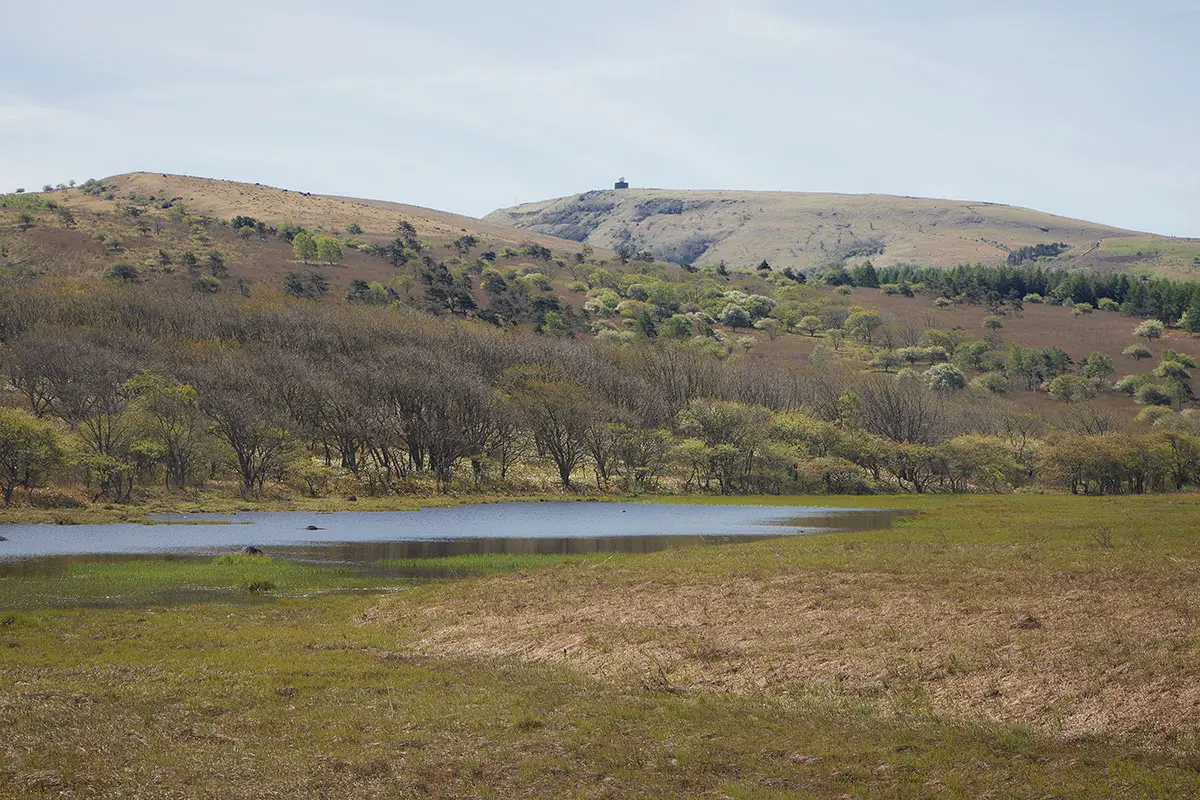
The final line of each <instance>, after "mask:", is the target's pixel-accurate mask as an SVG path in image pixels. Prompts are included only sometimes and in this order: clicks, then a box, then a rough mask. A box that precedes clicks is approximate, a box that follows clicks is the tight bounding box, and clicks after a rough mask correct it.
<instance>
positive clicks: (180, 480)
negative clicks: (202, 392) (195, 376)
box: [125, 372, 208, 489]
mask: <svg viewBox="0 0 1200 800" xmlns="http://www.w3.org/2000/svg"><path fill="white" fill-rule="evenodd" d="M125 386H126V388H127V389H129V391H131V392H133V394H134V397H135V400H134V402H133V408H134V409H135V410H136V411H137V412H139V417H140V420H141V424H142V427H143V431H142V436H143V438H144V439H147V440H149V441H151V442H153V443H154V444H155V445H156V446H157V449H158V451H159V452H161V453H162V456H161V458H162V462H163V464H164V465H165V466H166V471H165V474H166V478H165V480H166V486H167V488H172V487H173V488H176V489H182V488H184V487H185V486H186V484H187V482H188V478H189V476H191V475H192V474H193V473H194V471H195V470H196V467H197V466H198V465H199V462H200V458H201V455H202V453H203V450H204V446H205V443H206V441H207V433H206V431H207V426H208V421H207V420H206V418H205V416H204V414H203V413H202V412H201V410H200V404H199V400H198V398H197V395H196V390H195V389H193V388H192V387H191V386H189V385H187V384H186V383H180V382H178V381H176V380H173V379H171V378H166V377H163V376H161V375H155V374H153V373H149V372H142V373H139V374H138V375H136V376H134V377H133V378H130V379H129V380H128V381H126V382H125Z"/></svg>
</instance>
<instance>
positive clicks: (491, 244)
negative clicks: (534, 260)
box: [0, 173, 612, 299]
mask: <svg viewBox="0 0 1200 800" xmlns="http://www.w3.org/2000/svg"><path fill="white" fill-rule="evenodd" d="M104 182H105V184H106V185H108V186H110V187H112V189H113V191H112V195H113V199H111V200H110V199H107V195H106V196H103V197H96V196H90V195H86V194H84V193H83V192H82V191H80V190H79V189H68V190H60V191H53V192H47V193H44V194H36V195H34V194H29V195H23V196H15V195H7V196H6V198H7V201H8V202H11V203H13V204H14V205H13V206H12V207H9V208H0V274H3V273H4V272H9V273H13V274H27V273H33V274H37V275H46V274H52V275H67V276H73V277H81V278H84V279H87V280H94V279H99V278H100V277H101V276H102V275H103V274H104V271H105V270H106V269H107V268H109V267H111V266H113V265H115V264H131V265H133V266H135V267H137V268H138V269H139V271H140V272H141V275H142V277H143V278H144V279H146V280H147V281H150V282H152V283H153V284H154V285H155V286H160V287H163V288H168V289H173V290H177V291H191V285H192V282H193V281H194V279H195V275H194V274H189V272H188V270H187V269H185V268H184V267H183V266H182V264H181V258H182V255H183V254H184V253H185V252H186V251H191V252H193V253H195V254H196V255H197V256H198V257H199V259H200V261H201V267H200V269H199V270H198V271H197V272H198V273H204V272H207V271H208V266H207V259H208V254H209V253H211V252H214V251H216V252H219V253H221V254H222V255H223V256H224V259H225V264H226V268H227V270H228V275H227V276H226V277H225V278H224V279H223V280H224V281H225V283H226V284H228V287H227V288H229V287H232V286H233V284H234V283H235V282H236V281H239V280H241V281H245V282H247V283H249V284H251V285H254V284H264V285H267V286H270V287H272V288H274V289H279V288H280V287H281V286H282V284H283V280H284V277H285V275H287V274H288V273H289V272H294V271H298V270H306V269H312V270H317V271H319V272H321V274H323V275H324V276H325V277H326V278H327V279H328V280H329V282H330V285H331V288H330V294H331V296H332V297H334V298H337V299H340V298H341V297H342V296H343V295H344V293H345V291H346V288H347V286H348V285H349V283H350V281H351V280H364V281H368V282H372V281H378V282H381V283H384V284H387V285H394V282H395V281H396V279H397V278H398V277H401V276H410V277H411V275H412V274H413V272H414V270H415V264H410V265H408V266H406V267H403V268H400V269H397V268H395V267H392V266H391V265H389V264H388V263H386V262H385V261H384V260H383V259H380V258H376V257H373V256H368V255H364V254H363V253H360V252H358V251H357V250H355V249H353V248H351V247H348V246H347V247H344V248H343V251H344V256H345V258H344V261H343V262H342V263H341V264H339V265H337V266H328V265H323V264H316V263H311V264H303V263H301V262H300V261H298V260H296V259H295V258H294V256H293V253H292V246H291V244H289V243H287V242H284V241H281V240H280V239H278V238H276V237H273V236H270V237H267V238H266V239H260V238H259V237H257V236H251V237H248V238H246V237H241V236H239V235H238V234H237V233H236V232H235V231H234V230H232V229H231V228H229V227H228V226H227V225H226V226H220V225H209V226H208V227H207V229H206V230H205V231H204V232H203V234H202V235H197V233H196V232H195V231H193V230H190V229H189V227H188V226H187V225H186V224H184V223H182V222H180V221H178V220H176V219H174V218H172V215H171V214H170V213H168V212H167V211H164V210H162V209H160V208H158V206H159V204H160V203H161V202H162V201H173V202H174V203H175V204H176V207H177V208H178V207H179V206H180V205H181V206H182V208H184V209H185V210H186V212H187V213H188V214H189V215H198V216H202V217H209V218H212V219H216V220H224V221H228V220H231V219H232V218H233V217H235V216H237V215H239V214H241V215H247V216H251V217H254V218H256V219H259V220H263V221H265V222H267V223H268V224H270V225H278V224H280V223H282V222H284V221H285V220H287V221H291V222H293V223H296V224H298V225H302V226H304V227H307V228H309V229H310V230H314V231H316V232H317V233H324V234H330V235H335V236H337V237H338V238H340V239H341V240H342V241H343V242H345V241H347V240H350V239H352V238H353V239H358V240H361V241H365V242H368V243H371V244H384V243H386V242H389V241H391V240H392V239H394V238H395V236H396V233H395V229H396V225H397V223H399V222H401V221H406V222H409V223H410V224H412V225H413V227H414V228H415V229H416V231H417V236H418V238H420V239H421V240H422V241H424V242H426V243H428V244H429V245H430V247H431V248H432V250H431V255H432V256H433V257H435V258H437V259H439V260H451V261H452V262H453V260H454V259H455V258H456V257H457V256H458V254H457V252H456V251H455V250H454V249H453V247H451V245H450V242H452V241H453V240H455V239H457V238H458V237H460V236H462V235H464V234H466V233H471V234H473V235H475V236H476V237H477V239H478V240H479V244H478V245H477V246H476V247H475V248H474V249H473V250H472V252H471V254H470V256H469V259H474V258H476V257H478V256H479V255H480V254H481V253H483V252H485V251H488V250H491V251H495V252H497V253H499V254H500V256H499V258H498V259H497V261H496V262H495V263H496V265H497V266H499V267H504V266H516V265H522V266H523V265H525V264H527V263H528V262H530V261H531V259H529V258H528V257H525V256H512V257H507V256H504V255H503V250H504V249H505V248H506V247H515V248H519V246H520V245H521V244H523V243H526V242H536V243H538V244H542V245H544V246H546V247H548V248H550V249H551V250H553V251H554V252H555V254H556V257H559V258H569V256H570V254H571V253H574V252H576V251H578V250H579V249H580V247H581V245H579V244H578V243H576V242H570V241H566V240H561V239H554V238H552V237H548V236H541V235H538V234H535V233H532V232H527V231H518V230H515V229H513V228H505V227H500V226H496V225H491V224H489V223H485V222H482V221H480V220H475V219H472V218H470V217H461V216H458V215H455V214H448V213H445V212H441V211H435V210H433V209H426V208H420V207H417V206H408V205H402V204H399V203H388V202H384V201H376V200H360V199H357V198H342V197H330V196H323V195H313V194H307V193H302V192H295V191H289V190H286V189H276V188H273V187H267V186H259V185H257V184H244V183H235V182H232V181H219V180H212V179H206V178H190V177H184V176H178V175H159V174H152V173H131V174H128V175H118V176H115V177H112V178H106V179H104ZM133 196H137V197H140V198H150V197H153V198H155V200H154V201H153V202H151V203H150V204H149V208H148V212H147V218H148V219H149V220H150V221H151V223H152V229H151V230H150V231H148V232H147V233H145V234H143V233H141V232H139V231H138V230H137V227H136V221H135V220H133V219H131V218H128V217H124V216H122V215H120V214H119V213H117V212H118V208H119V207H120V206H121V205H124V204H127V203H129V202H130V200H129V198H130V197H133ZM39 198H44V199H46V200H52V201H54V202H55V203H57V204H58V205H59V206H60V207H62V208H67V209H70V210H71V211H72V212H73V213H74V215H75V222H74V223H73V225H71V226H68V225H66V224H64V222H63V221H62V220H61V219H60V218H59V217H58V215H57V213H56V212H54V211H50V210H45V209H40V210H39V209H36V208H33V209H31V208H26V207H22V206H21V205H20V202H22V201H24V202H32V201H37V200H38V199H39ZM22 213H30V214H31V215H32V217H33V222H34V226H33V227H31V228H29V229H28V230H24V231H22V230H20V229H19V225H18V221H19V217H20V215H21V214H22ZM351 224H358V225H359V226H360V227H361V228H362V229H363V233H362V234H360V235H357V236H354V237H351V235H350V234H348V233H346V229H347V228H348V227H349V226H350V225H351ZM100 236H103V237H105V239H106V240H109V241H111V240H113V239H115V240H118V241H119V242H120V247H119V248H113V247H109V246H108V245H107V244H106V243H105V242H103V241H99V240H98V237H100ZM160 251H165V252H166V253H167V254H168V255H169V256H170V257H171V258H172V259H173V263H172V264H171V265H169V266H167V267H165V268H164V267H161V266H160V265H159V254H160ZM597 256H598V257H600V258H605V257H609V258H611V257H612V254H609V253H604V252H600V253H598V254H597ZM530 266H531V268H535V265H530ZM541 268H543V269H545V268H546V267H545V266H544V265H541ZM411 292H412V294H413V295H414V296H419V295H420V289H419V288H417V289H415V290H411Z"/></svg>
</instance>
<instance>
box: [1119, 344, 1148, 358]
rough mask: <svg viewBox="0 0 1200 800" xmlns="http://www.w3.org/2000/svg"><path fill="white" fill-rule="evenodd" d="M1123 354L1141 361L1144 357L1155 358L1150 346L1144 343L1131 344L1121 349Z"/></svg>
mask: <svg viewBox="0 0 1200 800" xmlns="http://www.w3.org/2000/svg"><path fill="white" fill-rule="evenodd" d="M1121 355H1123V356H1129V357H1130V358H1132V359H1133V360H1134V361H1141V360H1142V359H1144V358H1153V357H1154V354H1153V353H1151V352H1150V348H1148V347H1146V345H1144V344H1131V345H1129V347H1126V348H1125V349H1124V350H1122V351H1121Z"/></svg>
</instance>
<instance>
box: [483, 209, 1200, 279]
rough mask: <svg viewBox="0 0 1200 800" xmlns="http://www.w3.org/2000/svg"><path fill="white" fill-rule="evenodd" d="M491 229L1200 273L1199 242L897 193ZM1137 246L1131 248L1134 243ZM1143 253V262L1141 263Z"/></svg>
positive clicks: (582, 212) (547, 218)
mask: <svg viewBox="0 0 1200 800" xmlns="http://www.w3.org/2000/svg"><path fill="white" fill-rule="evenodd" d="M484 219H485V220H487V221H489V222H495V223H499V224H506V225H515V226H517V227H520V228H522V229H525V230H529V231H534V232H538V233H545V234H551V235H555V236H561V237H565V238H574V239H579V240H583V241H587V242H589V243H590V244H592V245H594V246H596V247H615V246H616V245H618V244H619V243H620V242H621V241H622V240H623V239H625V238H626V237H628V240H629V242H630V243H631V244H633V245H634V246H635V247H636V248H638V249H648V250H651V251H653V252H655V253H656V254H657V255H659V256H660V257H668V256H670V255H672V254H679V253H687V254H688V256H689V260H695V261H696V263H705V264H715V263H717V262H719V261H725V262H727V263H728V264H729V266H730V267H733V268H737V269H750V268H752V267H753V266H754V265H755V264H757V263H758V262H760V261H762V260H763V259H764V258H765V259H766V260H767V261H769V262H770V263H771V264H772V265H774V266H776V267H777V268H781V267H798V268H811V267H818V266H823V265H824V264H826V263H827V262H828V261H829V260H830V259H832V258H834V257H842V256H849V257H850V258H852V259H854V260H856V261H861V260H862V259H863V258H865V257H867V256H869V257H870V258H871V259H872V260H873V261H874V263H875V264H876V265H877V266H890V265H893V264H921V265H926V266H935V267H953V266H956V265H958V264H974V263H982V264H1001V263H1004V260H1005V259H1006V258H1007V257H1008V254H1009V252H1010V251H1011V250H1015V249H1017V248H1019V247H1023V246H1027V245H1036V244H1042V243H1050V242H1065V243H1067V244H1069V245H1071V246H1072V249H1071V250H1070V251H1068V252H1067V253H1066V254H1065V255H1064V256H1063V258H1062V264H1063V265H1065V266H1073V265H1078V266H1088V267H1092V268H1096V269H1117V268H1119V269H1133V268H1138V267H1147V268H1150V269H1154V270H1155V271H1158V272H1163V273H1170V274H1175V275H1197V274H1200V261H1197V260H1196V259H1197V258H1200V240H1191V239H1171V238H1167V237H1159V236H1153V235H1149V234H1142V233H1137V232H1134V231H1128V230H1122V229H1120V228H1113V227H1109V226H1106V225H1099V224H1096V223H1092V222H1084V221H1081V220H1074V219H1068V218H1065V217H1059V216H1055V215H1053V214H1046V213H1043V212H1040V211H1033V210H1030V209H1026V208H1017V207H1014V206H1004V205H997V204H994V203H976V202H967V201H957V200H936V199H928V198H918V197H895V196H890V195H847V194H817V193H805V192H742V191H700V190H689V191H674V190H667V189H627V190H621V191H611V190H606V191H595V192H587V193H585V194H582V195H577V196H576V195H573V196H570V197H563V198H557V199H553V200H545V201H541V202H536V203H525V204H522V205H519V206H515V207H513V208H507V209H500V210H497V211H494V212H492V213H491V214H489V215H487V216H486V217H485V218H484ZM1126 239H1129V240H1130V242H1131V243H1133V242H1136V244H1129V245H1126V244H1125V240H1126ZM1139 254H1140V255H1139Z"/></svg>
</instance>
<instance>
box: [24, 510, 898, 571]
mask: <svg viewBox="0 0 1200 800" xmlns="http://www.w3.org/2000/svg"><path fill="white" fill-rule="evenodd" d="M904 513H905V512H902V511H896V510H889V509H834V508H814V507H804V508H802V507H795V506H710V505H672V504H666V503H554V502H548V503H492V504H482V505H466V506H457V507H453V508H426V509H422V510H420V511H396V512H355V511H349V512H335V513H328V514H320V513H314V512H300V511H287V512H250V513H240V514H228V515H205V516H204V517H203V518H201V517H198V516H195V515H181V516H168V517H160V518H157V521H159V522H161V523H165V524H158V525H140V524H131V523H120V524H111V525H74V526H48V525H4V526H0V535H3V536H5V537H7V539H8V541H4V542H0V575H29V574H45V573H46V572H48V571H50V572H52V571H56V567H57V568H59V569H61V568H62V566H65V565H66V564H68V563H72V562H79V561H86V560H108V559H112V558H117V559H120V558H122V557H131V556H132V557H139V558H146V557H157V558H176V557H182V558H187V557H202V556H203V557H207V556H212V555H215V554H219V553H227V552H232V551H235V550H237V549H239V548H241V547H244V546H247V545H253V546H255V547H259V548H261V549H263V550H264V551H265V552H266V554H267V555H270V556H274V557H277V558H289V559H295V560H302V561H312V562H319V563H339V564H355V565H371V564H375V563H376V562H378V561H379V560H381V559H409V558H437V557H445V556H452V555H466V554H496V553H506V554H507V553H518V554H528V555H533V554H537V555H563V554H582V553H597V552H623V553H645V552H651V551H654V550H663V549H666V548H669V547H677V546H683V545H690V544H720V543H723V542H730V541H750V540H753V539H763V538H772V537H777V536H786V535H795V534H806V533H816V532H821V531H829V530H877V529H882V528H888V527H891V525H892V523H893V522H894V521H895V520H896V518H897V517H898V516H901V515H902V514H904ZM184 522H186V523H187V524H171V523H184ZM206 523H207V524H206ZM310 526H312V527H315V528H318V530H309V529H308V528H309V527H310Z"/></svg>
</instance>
